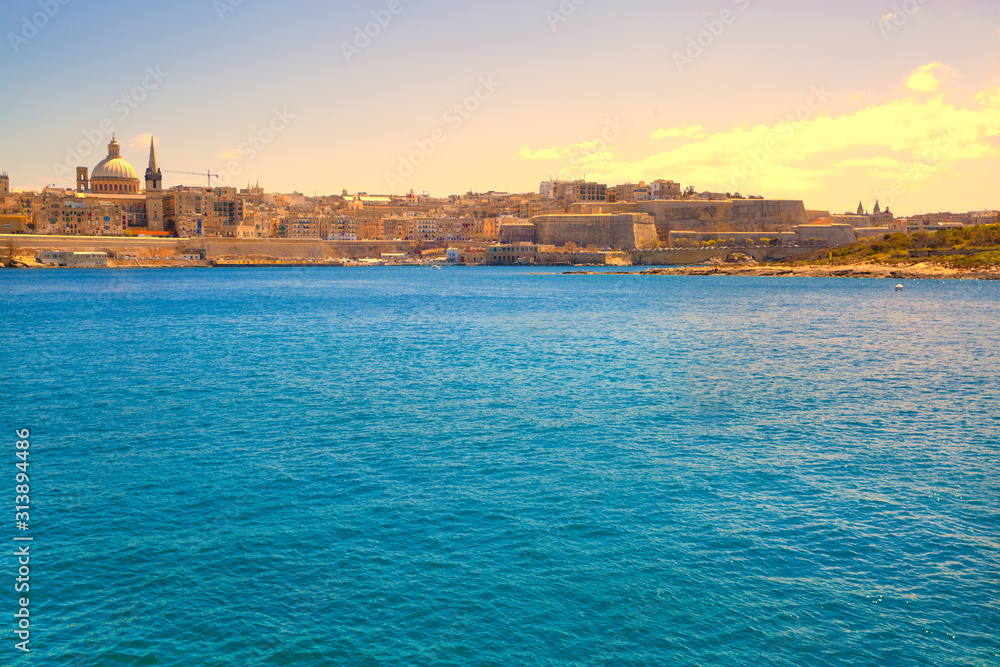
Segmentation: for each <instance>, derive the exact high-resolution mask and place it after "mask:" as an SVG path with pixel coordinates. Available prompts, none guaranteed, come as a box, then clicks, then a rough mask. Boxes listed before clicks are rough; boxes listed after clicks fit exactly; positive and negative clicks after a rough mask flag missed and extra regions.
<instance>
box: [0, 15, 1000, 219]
mask: <svg viewBox="0 0 1000 667" xmlns="http://www.w3.org/2000/svg"><path fill="white" fill-rule="evenodd" d="M2 16H3V21H2V24H0V25H2V26H3V34H4V41H5V44H4V46H3V47H2V48H0V53H2V54H3V55H2V56H0V64H2V65H3V71H4V82H5V84H6V86H7V88H8V90H11V91H15V92H13V93H12V94H11V95H10V96H9V100H10V101H9V103H8V104H7V105H4V107H3V110H2V111H0V118H2V126H3V128H4V130H5V135H6V136H5V141H4V142H3V144H4V146H3V150H2V152H0V171H6V172H8V173H9V174H10V176H11V185H12V187H14V188H15V189H18V190H40V189H42V188H44V187H45V186H46V185H50V184H54V185H56V186H59V187H67V188H70V187H73V185H74V176H73V172H74V171H75V167H76V166H84V167H88V168H91V169H92V168H93V167H94V165H96V164H97V163H98V162H99V161H100V160H101V159H102V158H103V157H104V147H105V146H106V145H107V143H108V141H109V140H110V138H111V135H112V133H113V134H116V135H117V138H118V140H119V141H120V142H121V144H122V153H123V156H124V157H125V158H126V159H128V160H129V161H130V162H132V163H133V164H137V165H141V164H144V162H145V159H144V157H145V153H146V152H147V151H148V146H149V139H150V136H151V135H153V136H155V137H156V147H157V156H158V158H159V162H160V164H161V166H162V167H163V168H164V172H165V174H164V184H163V185H164V188H169V187H172V186H174V185H181V184H184V185H201V184H202V179H199V178H197V177H195V176H182V175H178V174H170V173H169V172H170V171H185V172H204V171H207V170H211V171H212V172H213V173H217V174H220V175H222V177H223V178H222V179H220V180H217V181H215V182H214V183H213V184H214V185H219V184H223V185H225V184H228V185H233V186H237V187H243V186H245V185H246V183H247V182H257V180H258V179H259V180H260V182H261V184H262V185H263V186H264V187H265V188H266V189H267V190H268V191H269V192H292V191H300V192H303V193H305V194H307V195H313V194H320V195H324V194H338V193H340V192H341V190H343V189H346V190H348V191H349V192H358V191H364V192H371V193H386V194H403V193H405V192H408V191H409V190H411V189H413V190H415V191H416V192H418V193H420V192H425V191H427V192H430V193H431V194H432V195H433V196H438V197H443V196H447V195H449V194H459V193H463V192H465V191H467V190H470V189H471V190H473V191H479V192H483V191H488V190H497V191H507V192H534V191H537V189H538V183H539V182H540V181H543V180H548V179H549V178H556V179H563V180H576V179H583V178H586V179H587V180H592V181H600V182H607V183H608V184H609V185H612V184H617V183H625V182H633V183H634V182H638V181H640V180H645V181H652V180H656V179H659V178H665V179H673V180H676V181H679V182H680V183H681V184H682V185H683V186H684V187H687V186H688V185H694V186H695V187H696V188H697V189H698V191H704V190H709V191H719V192H726V191H731V192H737V191H738V192H741V193H742V194H744V195H751V194H760V195H763V196H766V197H769V198H794V199H803V200H805V201H806V202H807V204H808V205H809V206H810V207H812V208H817V209H829V210H831V211H834V212H842V211H844V210H846V209H847V208H851V207H852V204H853V203H854V202H857V201H858V200H859V199H860V200H863V201H864V202H865V203H866V205H871V204H872V203H874V201H875V200H876V199H879V200H880V201H881V203H882V204H883V206H888V207H891V208H892V210H893V211H894V212H895V213H896V214H897V215H909V214H914V213H920V212H927V211H937V210H954V211H965V210H977V209H987V208H996V206H997V201H996V196H995V194H994V192H995V191H994V185H993V180H994V179H995V173H996V166H997V165H996V162H997V148H998V141H1000V140H998V137H1000V74H998V72H1000V66H998V65H1000V8H998V7H996V6H995V5H994V4H989V3H986V2H980V1H972V0H965V1H962V2H957V3H950V4H949V5H947V6H945V5H943V4H941V5H938V4H935V3H927V2H924V3H921V2H917V1H916V0H912V1H911V2H906V3H891V2H888V3H885V6H882V4H881V3H871V2H859V1H853V2H846V3H841V4H840V5H838V6H837V7H829V8H826V7H813V6H810V7H808V8H804V7H801V6H796V5H792V4H791V3H786V2H771V3H764V2H753V1H752V0H737V1H724V2H718V3H715V5H713V6H712V7H708V6H705V5H700V6H699V8H697V9H695V8H692V7H691V6H690V3H681V2H666V3H655V4H654V3H652V2H633V3H628V4H626V5H620V4H619V5H610V4H603V3H598V2H594V1H593V0H590V1H588V2H582V0H575V1H574V0H565V1H564V2H561V3H560V2H526V1H522V2H514V3H511V4H508V5H505V6H504V7H475V8H473V7H468V6H465V5H460V4H457V3H440V4H438V5H436V6H435V7H434V8H430V7H424V6H420V5H411V4H410V3H409V2H406V1H404V0H391V1H386V2H370V3H365V4H364V5H363V6H355V5H347V4H346V3H333V4H329V5H327V4H323V5H321V4H319V3H311V2H307V3H301V4H300V5H299V6H297V7H296V8H294V9H289V8H287V7H284V8H282V7H273V6H263V5H260V4H254V3H250V2H237V1H236V0H216V1H215V2H210V1H207V0H206V1H204V2H192V1H185V2H179V3H175V4H174V5H172V6H171V8H170V11H168V12H163V11H158V10H157V8H156V7H146V6H133V5H131V4H127V3H123V2H111V3H105V4H102V5H101V6H99V7H93V6H88V5H85V4H83V3H74V2H72V1H70V0H61V1H60V0H52V1H51V2H45V1H42V2H38V1H36V2H21V1H17V2H12V3H8V4H7V6H5V9H4V10H3V14H2ZM150 26H155V29H152V28H150ZM366 30H367V34H366V32H365V31H366ZM81 53H84V54H86V57H84V58H81ZM80 65H82V69H79V70H77V69H74V67H79V66H80ZM84 153H86V154H84ZM75 162H78V163H77V164H74V163H75ZM67 174H68V175H67Z"/></svg>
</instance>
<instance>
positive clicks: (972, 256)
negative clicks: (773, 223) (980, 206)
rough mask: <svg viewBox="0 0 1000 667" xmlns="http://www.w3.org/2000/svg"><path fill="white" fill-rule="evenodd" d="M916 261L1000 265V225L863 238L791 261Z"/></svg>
mask: <svg viewBox="0 0 1000 667" xmlns="http://www.w3.org/2000/svg"><path fill="white" fill-rule="evenodd" d="M866 262H869V263H871V262H873V263H876V264H914V263H918V262H934V263H937V264H942V265H944V266H950V267H954V268H990V267H998V266H1000V225H980V226H977V227H962V228H960V229H942V230H940V231H936V232H934V233H932V234H928V233H927V232H917V233H915V234H903V233H901V232H900V233H896V234H892V235H890V236H887V237H885V238H883V239H862V240H860V241H858V242H857V243H854V244H852V245H849V246H843V247H840V248H833V249H825V250H820V251H817V252H815V253H812V254H810V255H804V256H800V257H797V258H795V259H794V260H790V261H789V262H787V263H788V264H796V265H801V264H824V265H827V264H828V265H839V264H861V263H866Z"/></svg>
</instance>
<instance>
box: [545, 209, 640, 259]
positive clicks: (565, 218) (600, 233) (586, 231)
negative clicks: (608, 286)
mask: <svg viewBox="0 0 1000 667" xmlns="http://www.w3.org/2000/svg"><path fill="white" fill-rule="evenodd" d="M531 221H532V223H534V225H535V228H536V230H537V237H538V243H539V245H554V246H558V247H562V246H564V245H566V244H567V243H575V244H576V245H578V246H581V247H589V246H595V247H597V248H620V249H622V250H634V249H635V248H642V247H650V246H652V245H655V244H656V242H657V235H656V224H655V223H654V221H653V219H652V218H651V217H650V216H648V215H643V214H641V213H640V214H636V213H623V214H620V215H608V214H600V215H570V214H566V215H540V216H538V217H535V218H532V220H531Z"/></svg>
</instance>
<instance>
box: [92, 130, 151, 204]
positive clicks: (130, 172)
mask: <svg viewBox="0 0 1000 667" xmlns="http://www.w3.org/2000/svg"><path fill="white" fill-rule="evenodd" d="M90 190H91V191H92V192H96V193H100V194H129V195H134V194H139V175H138V174H137V173H135V167H133V166H132V165H130V164H129V163H128V161H126V160H125V159H124V158H123V157H122V152H121V146H119V145H118V141H117V140H116V139H115V138H114V137H112V138H111V143H110V144H108V157H106V158H104V159H103V160H101V161H100V162H99V163H98V165H97V166H96V167H94V173H93V174H91V176H90Z"/></svg>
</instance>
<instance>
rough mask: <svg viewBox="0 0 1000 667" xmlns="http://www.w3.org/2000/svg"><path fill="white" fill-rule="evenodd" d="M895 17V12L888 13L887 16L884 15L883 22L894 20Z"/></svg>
mask: <svg viewBox="0 0 1000 667" xmlns="http://www.w3.org/2000/svg"><path fill="white" fill-rule="evenodd" d="M894 18H896V15H895V14H894V13H893V12H889V13H888V14H886V15H885V16H883V17H882V22H883V23H888V22H889V21H891V20H893V19H894Z"/></svg>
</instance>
